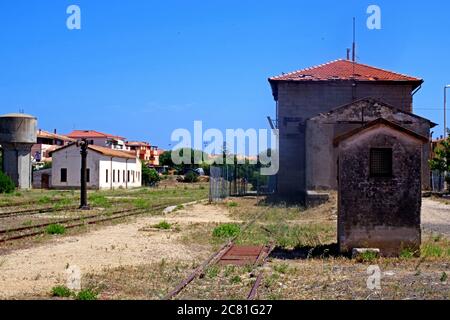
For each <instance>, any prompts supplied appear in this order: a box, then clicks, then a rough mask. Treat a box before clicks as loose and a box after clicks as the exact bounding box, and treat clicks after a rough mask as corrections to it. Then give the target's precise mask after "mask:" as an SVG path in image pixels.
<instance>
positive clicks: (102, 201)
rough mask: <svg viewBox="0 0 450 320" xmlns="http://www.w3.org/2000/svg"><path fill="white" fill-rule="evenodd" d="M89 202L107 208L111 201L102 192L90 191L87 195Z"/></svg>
mask: <svg viewBox="0 0 450 320" xmlns="http://www.w3.org/2000/svg"><path fill="white" fill-rule="evenodd" d="M89 203H90V204H91V205H92V206H94V207H101V208H109V207H111V203H110V202H109V200H108V199H107V198H106V197H105V196H104V195H102V194H97V193H92V194H90V195H89Z"/></svg>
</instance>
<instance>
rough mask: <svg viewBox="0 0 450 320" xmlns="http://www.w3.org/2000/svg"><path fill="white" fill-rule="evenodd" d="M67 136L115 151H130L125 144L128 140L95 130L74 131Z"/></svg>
mask: <svg viewBox="0 0 450 320" xmlns="http://www.w3.org/2000/svg"><path fill="white" fill-rule="evenodd" d="M67 136H68V137H69V138H72V139H75V140H81V139H86V140H87V141H88V142H89V144H91V145H96V146H100V147H106V148H110V149H115V150H128V149H127V146H126V143H125V141H126V138H124V137H121V136H117V135H112V134H108V133H103V132H99V131H95V130H74V131H72V132H71V133H69V134H67Z"/></svg>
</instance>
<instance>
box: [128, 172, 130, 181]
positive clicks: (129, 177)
mask: <svg viewBox="0 0 450 320" xmlns="http://www.w3.org/2000/svg"><path fill="white" fill-rule="evenodd" d="M127 182H130V170H128V171H127Z"/></svg>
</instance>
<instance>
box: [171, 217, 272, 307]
mask: <svg viewBox="0 0 450 320" xmlns="http://www.w3.org/2000/svg"><path fill="white" fill-rule="evenodd" d="M264 213H265V212H262V213H260V214H258V215H257V216H256V217H255V218H254V219H252V220H251V221H250V222H248V223H247V224H246V225H245V226H244V227H243V228H242V229H241V233H240V234H239V235H236V236H234V237H233V238H232V239H230V240H229V241H228V242H227V243H226V244H224V245H223V246H222V247H221V248H220V249H219V250H218V251H216V252H214V253H213V254H212V255H210V256H209V257H208V258H207V259H206V260H205V261H204V262H203V263H202V264H201V265H200V266H198V267H197V268H196V269H195V270H194V271H193V272H192V273H191V274H189V276H187V277H186V278H185V279H183V280H182V281H181V282H180V283H179V284H178V285H177V286H176V287H175V288H174V289H173V290H172V291H170V292H169V293H168V294H167V295H166V296H165V297H164V298H163V299H164V300H171V299H173V298H175V297H176V296H177V295H178V294H179V293H181V291H183V290H184V289H185V288H186V287H187V286H188V285H189V284H190V283H192V282H193V281H194V280H195V279H196V278H198V277H201V276H203V275H204V274H205V272H206V269H207V268H208V267H210V266H212V265H214V264H217V263H218V262H219V261H220V260H221V259H222V258H223V257H224V256H225V255H226V254H227V252H229V251H230V250H231V249H232V248H233V246H234V245H235V243H236V240H237V239H238V238H239V236H240V235H242V233H244V232H245V231H246V230H247V229H248V228H250V226H252V225H253V224H254V223H255V221H256V220H258V219H259V218H260V217H261V216H262V215H263V214H264ZM274 248H275V244H274V242H273V241H271V242H270V244H268V245H266V246H264V248H263V250H262V251H261V253H260V254H259V256H258V258H257V260H256V262H255V264H254V265H253V270H256V269H257V268H258V267H262V266H264V264H265V263H266V262H267V259H268V257H269V256H270V254H271V252H272V251H273V249H274ZM252 272H253V271H252ZM262 279H263V271H260V272H259V273H258V276H257V278H256V281H255V283H254V284H253V286H252V288H251V290H250V292H249V293H248V295H247V300H254V299H255V298H256V295H257V292H258V288H259V286H260V284H261V282H262Z"/></svg>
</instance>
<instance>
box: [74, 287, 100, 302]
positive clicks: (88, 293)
mask: <svg viewBox="0 0 450 320" xmlns="http://www.w3.org/2000/svg"><path fill="white" fill-rule="evenodd" d="M76 299H77V300H97V293H96V292H94V291H93V290H92V289H84V290H81V291H80V292H78V294H77V295H76Z"/></svg>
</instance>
